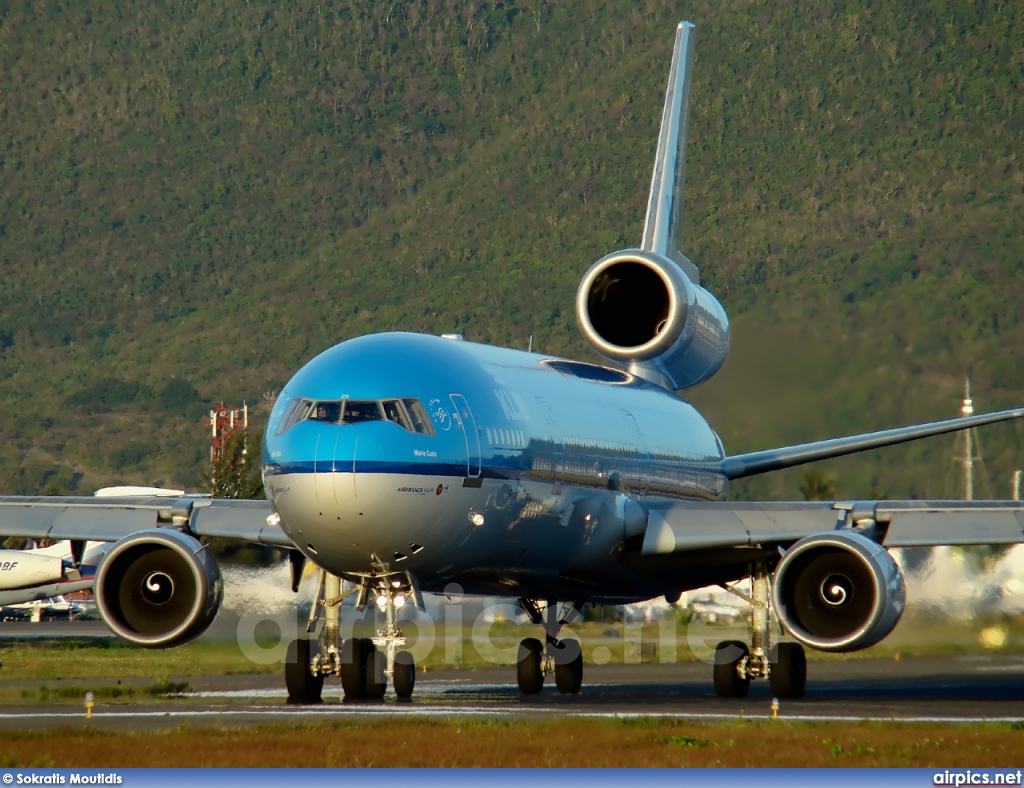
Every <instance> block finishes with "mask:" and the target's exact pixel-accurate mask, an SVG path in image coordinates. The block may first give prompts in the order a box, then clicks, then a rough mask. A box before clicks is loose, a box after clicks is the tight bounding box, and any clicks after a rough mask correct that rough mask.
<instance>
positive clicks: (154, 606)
mask: <svg viewBox="0 0 1024 788" xmlns="http://www.w3.org/2000/svg"><path fill="white" fill-rule="evenodd" d="M222 596H223V583H222V582H221V576H220V567H219V566H218V565H217V561H216V560H215V559H214V557H213V556H212V555H210V552H209V551H208V550H207V549H206V548H205V547H204V546H203V545H201V544H200V543H199V542H198V541H196V540H195V539H193V538H192V537H191V536H188V535H187V534H183V533H181V532H179V531H173V530H170V529H163V528H157V529H154V530H148V531H139V532H138V533H134V534H132V535H130V536H127V537H125V538H124V539H122V540H121V541H119V542H117V543H116V544H115V545H114V546H113V547H111V548H110V550H109V551H108V552H107V554H106V555H105V556H104V558H103V561H102V563H101V564H100V566H99V568H98V570H97V572H96V606H97V607H98V608H99V610H100V614H101V615H102V616H103V620H104V621H106V623H107V626H109V627H110V629H111V630H112V631H113V632H114V634H116V635H117V636H118V637H121V638H123V639H124V640H127V641H128V642H129V643H134V644H135V645H138V646H145V647H147V648H168V647H171V646H179V645H181V644H182V643H187V642H188V641H190V640H192V639H194V638H196V637H198V636H199V635H201V634H202V633H203V632H205V631H206V628H207V627H209V626H210V624H211V622H212V621H213V619H214V616H216V615H217V611H218V610H219V609H220V603H221V598H222Z"/></svg>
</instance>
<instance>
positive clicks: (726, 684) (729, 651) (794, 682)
mask: <svg viewBox="0 0 1024 788" xmlns="http://www.w3.org/2000/svg"><path fill="white" fill-rule="evenodd" d="M750 575H751V578H752V581H753V582H752V583H751V590H752V596H747V595H746V594H744V593H742V592H740V591H737V590H736V589H734V588H729V587H727V586H726V587H725V588H726V590H728V591H731V592H732V593H734V594H736V595H737V596H740V597H742V598H743V599H745V600H746V601H748V602H749V603H750V605H751V607H752V608H753V632H752V633H751V638H750V647H749V648H748V647H747V644H746V643H744V642H742V641H740V640H725V641H722V642H721V643H719V644H718V647H717V648H716V649H715V668H714V680H715V692H716V693H718V695H720V696H721V697H723V698H741V697H744V696H745V695H746V694H747V692H748V691H749V690H750V681H751V679H768V681H769V683H770V684H771V689H772V694H773V695H775V696H776V697H778V698H800V697H803V694H804V688H805V687H806V684H807V658H806V656H805V654H804V648H803V646H801V645H800V644H799V643H779V644H778V645H776V646H775V647H772V644H771V626H770V624H769V616H768V612H769V606H770V603H771V588H770V584H769V575H768V567H767V565H766V564H765V562H764V561H754V563H753V565H752V567H751V573H750Z"/></svg>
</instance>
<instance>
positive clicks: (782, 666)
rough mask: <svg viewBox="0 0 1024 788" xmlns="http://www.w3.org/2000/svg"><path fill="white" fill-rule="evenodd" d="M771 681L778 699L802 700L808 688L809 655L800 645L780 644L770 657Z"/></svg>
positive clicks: (773, 692) (773, 691)
mask: <svg viewBox="0 0 1024 788" xmlns="http://www.w3.org/2000/svg"><path fill="white" fill-rule="evenodd" d="M769 661H770V662H771V665H772V669H771V675H770V676H769V681H770V683H771V687H772V694H773V695H775V697H777V698H802V697H803V696H804V689H805V688H806V687H807V655H806V654H804V647H803V646H801V645H800V644H799V643H779V644H778V645H776V646H775V647H774V648H773V649H772V651H771V654H770V655H769Z"/></svg>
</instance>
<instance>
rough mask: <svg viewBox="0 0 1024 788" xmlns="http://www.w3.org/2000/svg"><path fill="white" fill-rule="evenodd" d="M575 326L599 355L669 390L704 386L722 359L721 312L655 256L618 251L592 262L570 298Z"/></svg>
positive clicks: (725, 337)
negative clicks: (574, 309) (577, 322)
mask: <svg viewBox="0 0 1024 788" xmlns="http://www.w3.org/2000/svg"><path fill="white" fill-rule="evenodd" d="M576 319H577V320H578V321H579V326H580V330H581V331H582V332H583V336H584V337H586V338H587V341H589V342H590V343H591V344H592V345H593V346H594V347H595V348H596V349H597V351H598V352H599V353H601V355H603V356H605V357H606V358H609V359H611V360H612V361H616V362H619V363H621V364H626V365H628V366H629V371H630V372H631V373H633V374H634V375H636V376H638V377H641V378H644V379H646V380H650V381H652V382H654V383H657V384H658V385H661V386H665V387H666V388H670V389H685V388H689V387H690V386H695V385H697V384H698V383H701V382H703V381H705V380H707V379H708V378H710V377H711V376H712V375H714V374H715V373H716V372H717V371H718V370H719V369H721V367H722V365H723V364H724V363H725V358H726V356H727V355H728V354H729V320H728V318H727V317H726V316H725V310H724V309H722V305H721V304H719V303H718V300H717V299H716V298H715V297H714V296H713V295H711V293H709V292H708V291H707V290H705V289H704V288H703V287H701V286H700V285H698V284H694V282H693V281H691V280H690V277H689V276H687V275H686V273H685V272H684V271H683V269H682V268H681V267H680V266H679V265H678V264H677V263H675V262H674V261H673V260H671V259H669V258H668V257H665V256H663V255H660V254H657V253H655V252H648V251H643V250H640V249H625V250H623V251H620V252H613V253H612V254H610V255H607V256H605V257H602V258H601V259H600V260H598V261H597V262H596V263H594V265H593V266H591V268H590V270H589V271H587V273H586V275H585V276H584V277H583V281H582V282H580V287H579V290H578V291H577V292H576Z"/></svg>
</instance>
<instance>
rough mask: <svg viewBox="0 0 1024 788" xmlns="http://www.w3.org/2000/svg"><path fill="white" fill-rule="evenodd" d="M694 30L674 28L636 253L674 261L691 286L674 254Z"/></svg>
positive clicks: (694, 275) (691, 270)
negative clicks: (652, 167) (651, 171)
mask: <svg viewBox="0 0 1024 788" xmlns="http://www.w3.org/2000/svg"><path fill="white" fill-rule="evenodd" d="M695 30H696V28H695V27H694V26H693V25H692V24H691V23H690V22H680V23H679V27H677V28H676V43H675V48H674V49H673V52H672V67H671V68H670V70H669V75H668V90H667V91H666V93H665V109H664V111H663V112H662V115H661V133H660V134H659V136H658V153H657V154H656V155H655V157H654V174H653V176H652V177H651V194H650V198H649V200H648V203H647V219H646V220H645V221H644V235H643V241H642V242H641V243H640V248H641V249H643V250H645V251H648V252H656V253H658V254H660V255H664V256H665V257H668V258H670V259H672V260H675V261H676V262H677V263H678V264H679V266H680V267H681V268H682V269H683V270H684V271H685V272H686V275H687V276H688V277H690V279H691V280H692V281H693V282H694V283H696V284H700V272H699V271H698V270H697V266H695V265H694V264H693V263H692V262H690V260H688V259H687V257H686V255H684V254H683V253H682V252H681V251H679V246H680V244H679V231H680V225H681V224H682V219H683V186H684V185H685V182H686V139H687V137H688V136H689V130H690V84H691V82H692V81H693V76H692V75H693V46H694V40H695V36H696V33H695Z"/></svg>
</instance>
